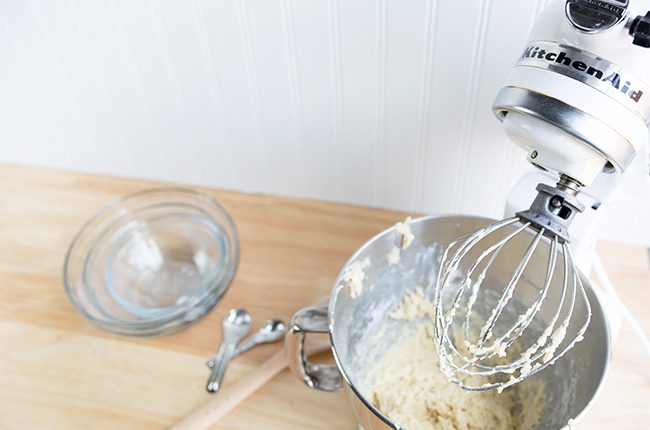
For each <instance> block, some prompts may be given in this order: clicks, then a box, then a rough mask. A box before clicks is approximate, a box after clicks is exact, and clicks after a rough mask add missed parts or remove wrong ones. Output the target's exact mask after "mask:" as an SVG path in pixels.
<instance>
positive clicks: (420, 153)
mask: <svg viewBox="0 0 650 430" xmlns="http://www.w3.org/2000/svg"><path fill="white" fill-rule="evenodd" d="M437 10H438V1H437V0H431V1H428V2H427V10H426V21H425V33H424V34H425V43H424V48H423V51H422V57H423V61H422V71H421V76H420V99H419V101H418V126H417V127H418V132H417V142H416V157H415V163H416V168H415V171H414V174H413V187H412V196H411V197H412V198H411V210H416V208H420V207H423V206H424V194H425V190H426V188H427V187H426V183H425V181H426V166H427V160H428V153H429V152H428V143H429V142H428V136H429V125H430V122H429V116H430V107H431V82H432V81H433V80H434V79H435V76H434V71H433V57H434V52H435V49H434V47H435V45H436V42H437V40H438V39H437V37H435V28H436V25H435V22H436V16H437V13H436V12H437Z"/></svg>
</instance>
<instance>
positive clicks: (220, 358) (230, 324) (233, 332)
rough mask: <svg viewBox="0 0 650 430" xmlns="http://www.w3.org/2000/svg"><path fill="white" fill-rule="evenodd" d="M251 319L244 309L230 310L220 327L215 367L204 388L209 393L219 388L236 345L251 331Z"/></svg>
mask: <svg viewBox="0 0 650 430" xmlns="http://www.w3.org/2000/svg"><path fill="white" fill-rule="evenodd" d="M251 325H252V318H251V315H250V314H249V313H248V311H246V310H245V309H231V310H230V312H228V315H226V318H225V319H224V320H223V324H222V325H221V329H222V333H223V341H222V342H221V347H220V348H219V352H218V353H217V357H216V360H215V364H216V365H215V366H214V367H213V368H212V372H211V373H210V379H209V380H208V385H207V386H206V387H205V388H206V390H208V392H210V393H216V392H217V391H219V388H220V387H221V381H223V375H224V374H225V373H226V367H227V366H228V363H229V362H230V360H231V359H232V357H233V355H234V353H235V348H236V346H237V343H238V342H239V341H240V340H241V339H242V338H243V337H244V336H246V333H248V332H249V331H250V329H251Z"/></svg>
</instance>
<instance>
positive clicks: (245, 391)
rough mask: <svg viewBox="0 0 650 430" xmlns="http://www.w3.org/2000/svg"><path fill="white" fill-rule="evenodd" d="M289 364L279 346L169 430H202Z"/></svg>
mask: <svg viewBox="0 0 650 430" xmlns="http://www.w3.org/2000/svg"><path fill="white" fill-rule="evenodd" d="M305 346H306V348H305V349H306V350H305V352H306V353H307V355H314V354H318V353H320V352H323V351H326V350H327V349H329V347H330V344H329V342H321V343H316V342H314V344H313V345H305ZM288 366H289V362H288V360H287V354H286V351H285V349H284V348H281V349H280V350H279V351H278V352H276V353H275V354H274V355H273V356H272V357H271V358H269V359H268V360H266V361H265V362H264V363H262V365H261V366H259V367H257V368H256V369H255V370H253V371H252V372H251V373H250V374H248V375H247V376H244V377H243V378H242V379H240V380H239V381H237V382H235V383H234V384H232V385H231V386H228V387H224V388H223V389H222V390H221V391H219V392H218V393H217V394H215V396H214V397H213V398H212V399H210V400H208V401H207V402H206V403H205V404H204V405H203V406H201V407H200V408H198V409H196V410H195V411H194V412H192V413H191V414H190V415H188V416H186V417H185V418H183V419H182V420H181V421H179V422H178V423H176V424H175V425H174V426H173V427H172V430H206V429H209V428H210V427H211V426H212V425H213V424H215V423H216V422H217V421H219V419H221V418H222V417H224V416H225V415H226V414H228V412H230V411H231V410H233V409H234V408H235V407H236V406H237V405H238V404H240V403H241V402H243V401H244V400H245V399H246V398H247V397H248V396H250V395H251V394H253V393H254V392H255V391H257V390H258V389H259V388H260V387H261V386H263V385H264V384H266V383H267V382H268V381H270V380H271V379H272V378H273V377H274V376H275V375H277V374H278V373H280V372H281V371H282V370H284V369H285V368H286V367H288Z"/></svg>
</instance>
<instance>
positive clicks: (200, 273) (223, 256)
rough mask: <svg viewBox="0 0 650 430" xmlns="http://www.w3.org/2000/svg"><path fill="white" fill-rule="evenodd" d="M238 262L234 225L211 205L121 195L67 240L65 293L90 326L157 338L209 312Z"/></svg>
mask: <svg viewBox="0 0 650 430" xmlns="http://www.w3.org/2000/svg"><path fill="white" fill-rule="evenodd" d="M238 261H239V243H238V237H237V229H236V227H235V224H234V222H233V220H232V218H231V217H230V215H229V214H228V212H227V211H226V209H225V208H224V207H223V206H221V204H220V203H219V202H217V201H216V200H215V199H213V198H211V197H210V196H207V195H205V194H201V193H198V192H195V191H191V190H185V189H173V188H168V189H154V190H147V191H142V192H138V193H135V194H131V195H128V196H126V197H124V198H122V199H120V200H117V201H116V202H114V203H112V204H110V205H109V206H107V207H106V208H104V209H103V210H101V211H100V212H98V213H97V214H96V215H95V216H94V217H93V218H91V219H90V220H89V221H88V222H87V223H86V224H85V225H84V226H83V227H82V228H81V230H80V231H79V233H78V234H77V235H76V237H75V238H74V239H73V241H72V243H71V244H70V248H69V249H68V252H67V255H66V258H65V264H64V282H65V288H66V291H67V293H68V296H69V297H70V300H71V301H72V303H73V304H74V306H75V307H76V308H77V309H78V310H79V312H81V314H82V315H83V316H84V317H86V318H87V319H88V320H89V321H91V322H92V323H94V324H96V325H97V326H99V327H101V328H104V329H106V330H110V331H112V332H116V333H120V334H127V335H143V336H144V335H159V334H164V333H169V332H171V331H174V330H178V329H179V328H181V327H183V326H185V325H187V324H189V323H192V322H194V321H196V320H197V319H199V318H200V317H202V316H203V315H205V314H206V313H207V312H208V311H210V310H211V309H212V308H213V307H214V306H215V305H216V304H217V303H218V302H219V300H220V299H221V297H223V295H224V294H225V292H226V290H227V289H228V286H229V285H230V283H231V281H232V279H233V277H234V275H235V272H236V270H237V264H238Z"/></svg>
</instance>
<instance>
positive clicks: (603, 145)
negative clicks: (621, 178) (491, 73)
mask: <svg viewBox="0 0 650 430" xmlns="http://www.w3.org/2000/svg"><path fill="white" fill-rule="evenodd" d="M492 110H493V111H494V113H495V114H496V115H497V117H498V118H499V120H501V121H503V119H504V118H505V117H506V115H507V114H508V112H519V113H523V114H526V115H530V116H532V117H535V118H539V119H541V120H544V121H546V122H548V123H550V124H552V125H554V126H556V127H558V128H560V129H562V130H564V131H566V132H567V133H568V134H570V135H571V136H573V137H575V138H576V139H579V140H580V141H582V142H584V143H585V144H586V145H588V146H590V147H591V148H593V149H594V150H595V151H597V152H598V153H600V154H602V155H603V156H604V157H605V158H606V159H607V160H608V165H607V166H605V168H606V169H609V172H613V171H619V172H620V171H623V170H625V169H627V167H628V166H629V165H630V163H631V162H632V160H633V159H634V157H635V155H636V150H635V149H634V146H633V145H632V144H631V143H630V142H629V141H628V140H627V139H626V138H625V137H623V136H622V135H621V134H620V133H618V132H617V131H616V130H614V129H613V128H611V127H609V126H608V125H606V124H605V123H603V122H602V121H599V120H598V119H596V118H594V117H593V116H591V115H589V114H587V113H585V112H583V111H581V110H579V109H576V108H575V107H573V106H570V105H568V104H566V103H564V102H562V101H560V100H558V99H555V98H552V97H549V96H547V95H545V94H540V93H536V92H534V91H531V90H527V89H524V88H516V87H505V88H502V89H501V91H499V94H498V95H497V97H496V100H495V102H494V105H493V106H492ZM593 142H598V146H596V145H594V143H593ZM610 163H611V164H610Z"/></svg>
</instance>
